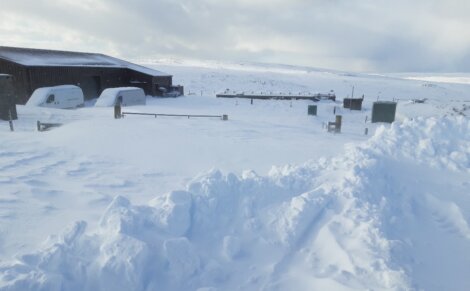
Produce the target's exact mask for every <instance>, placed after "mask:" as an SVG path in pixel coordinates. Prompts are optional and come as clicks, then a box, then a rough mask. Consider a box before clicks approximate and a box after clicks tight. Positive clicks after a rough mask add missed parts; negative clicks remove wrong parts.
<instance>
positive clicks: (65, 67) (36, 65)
mask: <svg viewBox="0 0 470 291" xmlns="http://www.w3.org/2000/svg"><path fill="white" fill-rule="evenodd" d="M0 73H1V74H9V75H12V76H13V77H14V79H15V83H14V86H15V91H16V93H17V99H16V100H17V103H19V104H25V103H26V102H27V101H28V99H29V97H30V96H31V94H32V93H33V91H34V90H35V89H37V88H41V87H50V86H57V85H66V84H68V85H77V86H79V87H80V88H82V90H83V94H84V95H85V99H92V98H96V97H98V96H99V95H100V93H101V92H102V91H103V90H104V89H107V88H113V87H129V86H133V87H140V88H142V89H143V90H144V91H145V93H146V94H147V95H151V96H175V95H182V94H183V87H181V86H173V84H172V76H171V75H169V74H166V73H163V72H160V71H157V70H153V69H150V68H147V67H143V66H140V65H137V64H133V63H130V62H127V61H124V60H120V59H117V58H114V57H110V56H107V55H103V54H97V53H81V52H70V51H56V50H43V49H30V48H17V47H5V46H0Z"/></svg>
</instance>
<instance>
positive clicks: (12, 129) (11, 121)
mask: <svg viewBox="0 0 470 291" xmlns="http://www.w3.org/2000/svg"><path fill="white" fill-rule="evenodd" d="M8 119H9V120H8V123H9V124H10V131H15V129H14V128H13V118H12V117H11V109H8Z"/></svg>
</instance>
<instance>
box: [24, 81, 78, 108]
mask: <svg viewBox="0 0 470 291" xmlns="http://www.w3.org/2000/svg"><path fill="white" fill-rule="evenodd" d="M26 105H27V106H40V107H50V108H60V109H70V108H77V107H81V106H83V105H84V98H83V91H82V89H81V88H80V87H77V86H74V85H61V86H55V87H43V88H38V89H36V90H34V92H33V95H31V97H30V98H29V100H28V102H26Z"/></svg>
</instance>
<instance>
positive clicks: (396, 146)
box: [0, 118, 470, 290]
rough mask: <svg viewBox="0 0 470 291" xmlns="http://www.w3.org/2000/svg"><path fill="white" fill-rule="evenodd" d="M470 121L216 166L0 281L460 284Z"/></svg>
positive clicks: (112, 213) (120, 209) (411, 126)
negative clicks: (237, 171) (266, 163)
mask: <svg viewBox="0 0 470 291" xmlns="http://www.w3.org/2000/svg"><path fill="white" fill-rule="evenodd" d="M469 158H470V122H469V121H468V120H467V119H463V118H460V119H459V118H453V119H450V118H449V119H446V118H444V119H417V120H407V121H405V122H404V123H403V124H399V125H398V124H395V125H393V126H392V128H391V129H385V128H381V129H379V130H378V131H377V133H376V134H375V135H374V136H373V137H372V138H371V139H370V140H369V141H367V142H365V143H363V144H361V145H360V146H350V147H348V148H347V149H346V152H345V154H344V155H343V156H340V157H337V158H334V159H331V160H326V159H321V160H319V161H317V162H309V163H307V164H305V165H302V166H298V167H293V166H286V167H281V168H273V169H272V170H271V172H270V174H269V175H268V176H266V177H261V176H258V175H257V174H256V173H254V172H251V171H247V172H245V173H243V175H241V176H240V177H239V176H236V175H234V174H227V175H224V174H222V173H221V172H219V171H217V170H213V171H211V172H209V173H207V174H204V175H201V176H199V177H196V178H195V179H194V180H193V181H191V182H190V183H189V184H188V186H187V189H185V190H184V191H173V192H171V193H168V194H167V195H164V196H161V197H158V198H155V199H154V200H152V201H150V202H149V203H148V205H132V204H131V203H130V202H129V200H127V199H126V198H124V197H121V196H117V197H116V198H115V199H114V200H113V202H112V203H111V204H110V205H109V207H108V208H107V210H106V212H105V213H104V215H103V216H102V218H101V222H100V226H99V229H98V230H96V231H91V232H86V223H85V222H77V223H76V224H75V225H73V226H72V227H71V228H70V229H69V230H68V231H66V232H64V234H63V235H62V236H60V237H58V238H51V239H50V240H49V243H47V244H46V246H45V247H44V248H43V249H42V250H39V251H38V252H37V253H34V254H28V255H24V256H21V257H19V258H17V260H16V261H15V262H9V263H3V264H2V265H1V266H0V287H1V288H0V289H1V290H234V289H242V290H366V289H367V290H409V289H415V288H416V289H424V290H464V289H468V287H469V286H470V279H469V277H468V276H467V274H466V273H465V272H464V270H468V269H469V267H470V252H468V249H469V248H470V228H469V225H468V217H469V215H470V206H468V205H470V203H468V202H470V201H469V200H470V198H469V197H468V195H464V193H468V192H464V191H467V190H468V186H469V182H468V173H469V168H470V167H469V166H470V165H469Z"/></svg>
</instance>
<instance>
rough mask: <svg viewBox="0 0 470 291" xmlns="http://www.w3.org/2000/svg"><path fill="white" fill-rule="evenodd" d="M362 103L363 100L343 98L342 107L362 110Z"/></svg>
mask: <svg viewBox="0 0 470 291" xmlns="http://www.w3.org/2000/svg"><path fill="white" fill-rule="evenodd" d="M362 101H364V98H344V99H343V107H344V108H349V109H351V110H362Z"/></svg>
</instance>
